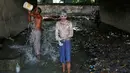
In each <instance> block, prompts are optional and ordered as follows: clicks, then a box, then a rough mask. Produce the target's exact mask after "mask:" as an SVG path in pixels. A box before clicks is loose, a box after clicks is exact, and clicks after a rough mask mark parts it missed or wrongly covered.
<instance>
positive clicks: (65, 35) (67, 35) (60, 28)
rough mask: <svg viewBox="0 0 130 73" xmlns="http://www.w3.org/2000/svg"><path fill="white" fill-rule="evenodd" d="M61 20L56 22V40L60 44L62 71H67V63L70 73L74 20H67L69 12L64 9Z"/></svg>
mask: <svg viewBox="0 0 130 73" xmlns="http://www.w3.org/2000/svg"><path fill="white" fill-rule="evenodd" d="M60 19H61V20H60V21H58V22H57V23H56V30H55V35H56V40H57V41H58V42H59V46H60V61H61V63H62V71H63V72H65V66H66V65H67V70H68V73H70V69H71V63H70V62H71V41H70V39H71V37H72V36H73V28H72V22H71V21H68V20H67V12H66V11H65V10H62V12H61V14H60Z"/></svg>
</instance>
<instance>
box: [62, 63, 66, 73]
mask: <svg viewBox="0 0 130 73" xmlns="http://www.w3.org/2000/svg"><path fill="white" fill-rule="evenodd" d="M62 72H63V73H65V64H62Z"/></svg>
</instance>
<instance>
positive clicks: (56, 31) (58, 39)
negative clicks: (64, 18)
mask: <svg viewBox="0 0 130 73" xmlns="http://www.w3.org/2000/svg"><path fill="white" fill-rule="evenodd" d="M55 38H56V40H57V41H60V40H61V38H60V37H59V28H58V22H57V23H56V28H55Z"/></svg>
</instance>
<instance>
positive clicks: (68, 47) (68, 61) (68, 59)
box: [66, 40, 71, 73]
mask: <svg viewBox="0 0 130 73" xmlns="http://www.w3.org/2000/svg"><path fill="white" fill-rule="evenodd" d="M66 61H67V70H68V73H70V70H71V63H70V62H71V42H70V40H66Z"/></svg>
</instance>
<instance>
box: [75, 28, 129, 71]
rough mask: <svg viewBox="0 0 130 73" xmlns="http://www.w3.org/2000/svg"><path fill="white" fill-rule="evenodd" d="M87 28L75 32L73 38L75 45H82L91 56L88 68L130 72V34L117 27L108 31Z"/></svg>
mask: <svg viewBox="0 0 130 73" xmlns="http://www.w3.org/2000/svg"><path fill="white" fill-rule="evenodd" d="M86 29H87V28H86ZM86 29H84V30H82V31H77V32H75V34H76V36H75V38H74V39H73V40H74V44H75V45H77V46H75V47H80V48H81V47H82V49H84V50H85V52H86V55H88V57H89V61H88V62H86V64H87V67H88V68H86V69H87V70H88V71H89V72H90V70H91V71H94V72H93V73H130V62H129V61H130V54H129V53H130V49H129V48H130V37H129V36H130V34H128V33H125V32H124V31H121V30H118V29H117V30H115V28H113V29H114V30H113V29H111V30H110V31H108V32H107V33H106V32H103V31H105V30H103V31H102V32H100V31H99V30H100V29H98V30H97V29H90V30H87V31H86ZM88 32H89V33H88ZM77 35H78V36H77ZM76 39H79V40H76ZM92 62H93V64H91V63H92ZM89 65H90V66H91V67H93V68H94V69H95V70H92V69H89Z"/></svg>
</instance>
